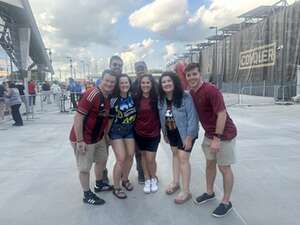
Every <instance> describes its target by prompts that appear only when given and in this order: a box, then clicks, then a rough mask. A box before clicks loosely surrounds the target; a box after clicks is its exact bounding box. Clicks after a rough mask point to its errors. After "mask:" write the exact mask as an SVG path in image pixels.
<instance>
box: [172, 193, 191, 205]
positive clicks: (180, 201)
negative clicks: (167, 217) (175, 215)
mask: <svg viewBox="0 0 300 225" xmlns="http://www.w3.org/2000/svg"><path fill="white" fill-rule="evenodd" d="M191 198H192V194H191V193H189V194H188V195H187V196H186V197H185V198H183V199H177V198H175V199H174V202H175V204H179V205H180V204H183V203H185V202H187V201H188V200H190V199H191Z"/></svg>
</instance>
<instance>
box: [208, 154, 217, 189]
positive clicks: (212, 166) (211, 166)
mask: <svg viewBox="0 0 300 225" xmlns="http://www.w3.org/2000/svg"><path fill="white" fill-rule="evenodd" d="M216 174H217V168H216V161H214V160H206V189H207V194H209V195H211V194H213V193H214V183H215V179H216Z"/></svg>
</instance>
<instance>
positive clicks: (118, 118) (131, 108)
mask: <svg viewBox="0 0 300 225" xmlns="http://www.w3.org/2000/svg"><path fill="white" fill-rule="evenodd" d="M110 114H111V117H112V118H113V119H114V121H113V124H122V125H132V124H133V123H134V121H135V117H136V110H135V105H134V102H133V99H132V97H131V96H130V95H129V96H128V97H127V98H122V97H118V98H113V99H112V100H111V111H110Z"/></svg>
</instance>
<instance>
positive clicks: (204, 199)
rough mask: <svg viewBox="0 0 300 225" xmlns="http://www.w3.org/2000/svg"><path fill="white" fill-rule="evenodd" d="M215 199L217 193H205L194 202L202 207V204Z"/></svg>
mask: <svg viewBox="0 0 300 225" xmlns="http://www.w3.org/2000/svg"><path fill="white" fill-rule="evenodd" d="M215 197H216V196H215V193H212V194H211V195H209V194H207V193H204V194H202V195H200V196H199V197H197V198H196V199H194V200H193V201H194V203H195V204H197V205H202V204H204V203H206V202H208V201H210V200H212V199H214V198H215Z"/></svg>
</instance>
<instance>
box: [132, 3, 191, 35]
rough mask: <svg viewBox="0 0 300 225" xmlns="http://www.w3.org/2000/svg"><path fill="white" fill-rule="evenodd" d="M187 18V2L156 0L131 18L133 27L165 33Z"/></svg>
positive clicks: (134, 13) (137, 11)
mask: <svg viewBox="0 0 300 225" xmlns="http://www.w3.org/2000/svg"><path fill="white" fill-rule="evenodd" d="M186 16H187V0H176V3H175V1H174V0H155V1H154V2H152V3H150V4H148V5H146V6H144V7H142V8H141V9H139V10H136V11H135V12H133V13H132V14H131V15H130V16H129V23H130V25H131V26H132V27H139V28H141V27H143V28H146V29H148V30H151V31H153V32H163V31H166V30H168V29H170V28H171V27H174V26H177V25H180V24H181V23H182V22H183V21H184V20H185V19H186Z"/></svg>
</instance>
